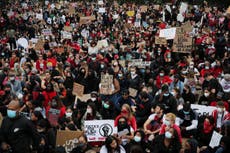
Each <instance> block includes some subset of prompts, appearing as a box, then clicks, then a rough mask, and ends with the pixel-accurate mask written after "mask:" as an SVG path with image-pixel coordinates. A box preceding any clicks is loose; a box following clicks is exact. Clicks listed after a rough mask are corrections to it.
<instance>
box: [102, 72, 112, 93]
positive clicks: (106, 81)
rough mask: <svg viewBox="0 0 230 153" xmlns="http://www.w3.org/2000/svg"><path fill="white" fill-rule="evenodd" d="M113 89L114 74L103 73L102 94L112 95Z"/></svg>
mask: <svg viewBox="0 0 230 153" xmlns="http://www.w3.org/2000/svg"><path fill="white" fill-rule="evenodd" d="M112 90H113V75H108V74H105V75H101V83H100V94H103V95H111V94H112Z"/></svg>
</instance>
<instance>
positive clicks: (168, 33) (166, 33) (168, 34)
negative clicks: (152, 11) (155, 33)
mask: <svg viewBox="0 0 230 153" xmlns="http://www.w3.org/2000/svg"><path fill="white" fill-rule="evenodd" d="M175 35H176V28H169V29H161V30H160V35H159V37H163V38H165V39H167V40H169V39H174V38H175Z"/></svg>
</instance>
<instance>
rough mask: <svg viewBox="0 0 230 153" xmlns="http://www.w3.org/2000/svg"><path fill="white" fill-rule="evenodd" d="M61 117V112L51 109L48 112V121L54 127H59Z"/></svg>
mask: <svg viewBox="0 0 230 153" xmlns="http://www.w3.org/2000/svg"><path fill="white" fill-rule="evenodd" d="M59 115H60V110H58V109H54V108H50V110H49V111H48V120H49V122H50V124H51V125H52V126H57V125H58V118H59Z"/></svg>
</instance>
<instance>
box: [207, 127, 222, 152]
mask: <svg viewBox="0 0 230 153" xmlns="http://www.w3.org/2000/svg"><path fill="white" fill-rule="evenodd" d="M221 138H222V135H221V134H219V133H217V132H216V131H213V133H212V138H211V141H210V143H209V146H210V147H211V148H214V147H217V146H219V144H220V140H221Z"/></svg>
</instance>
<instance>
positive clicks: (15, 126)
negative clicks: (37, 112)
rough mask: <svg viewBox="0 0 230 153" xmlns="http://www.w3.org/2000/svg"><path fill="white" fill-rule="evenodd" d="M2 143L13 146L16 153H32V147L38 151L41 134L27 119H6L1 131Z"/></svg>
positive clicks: (0, 138) (0, 139)
mask: <svg viewBox="0 0 230 153" xmlns="http://www.w3.org/2000/svg"><path fill="white" fill-rule="evenodd" d="M0 142H1V143H2V142H5V143H7V144H9V145H10V146H11V149H12V151H13V152H14V153H30V152H31V148H30V147H31V145H33V149H36V148H37V147H38V145H39V134H38V133H37V131H36V128H35V127H34V125H33V123H32V122H31V121H30V120H28V119H27V118H25V117H22V116H19V117H17V118H15V119H10V118H8V117H5V118H4V119H3V122H2V126H1V129H0Z"/></svg>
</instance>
